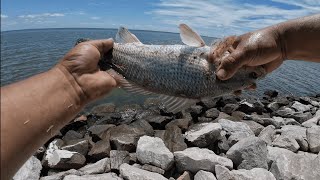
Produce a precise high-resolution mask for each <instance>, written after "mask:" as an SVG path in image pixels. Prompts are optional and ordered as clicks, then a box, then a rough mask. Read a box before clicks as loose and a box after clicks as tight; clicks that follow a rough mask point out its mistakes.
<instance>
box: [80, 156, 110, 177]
mask: <svg viewBox="0 0 320 180" xmlns="http://www.w3.org/2000/svg"><path fill="white" fill-rule="evenodd" d="M79 171H81V172H83V173H84V174H102V173H106V172H110V171H111V167H110V159H109V158H104V159H101V160H99V161H97V162H96V163H93V164H87V165H86V166H84V167H82V168H80V169H79Z"/></svg>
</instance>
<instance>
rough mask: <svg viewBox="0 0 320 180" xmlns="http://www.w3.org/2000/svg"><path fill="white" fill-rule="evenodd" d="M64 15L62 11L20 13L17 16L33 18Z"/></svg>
mask: <svg viewBox="0 0 320 180" xmlns="http://www.w3.org/2000/svg"><path fill="white" fill-rule="evenodd" d="M63 16H65V15H64V14H62V13H42V14H27V15H20V16H18V17H19V18H24V19H34V18H46V17H63Z"/></svg>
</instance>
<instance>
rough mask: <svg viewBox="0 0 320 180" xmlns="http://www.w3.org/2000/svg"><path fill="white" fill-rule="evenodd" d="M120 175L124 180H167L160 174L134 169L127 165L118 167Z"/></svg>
mask: <svg viewBox="0 0 320 180" xmlns="http://www.w3.org/2000/svg"><path fill="white" fill-rule="evenodd" d="M120 174H121V176H122V177H123V178H124V179H126V180H167V178H165V177H163V176H162V175H161V174H158V173H154V172H149V171H146V170H143V169H140V168H136V167H134V166H130V165H129V164H127V163H124V164H122V165H121V166H120Z"/></svg>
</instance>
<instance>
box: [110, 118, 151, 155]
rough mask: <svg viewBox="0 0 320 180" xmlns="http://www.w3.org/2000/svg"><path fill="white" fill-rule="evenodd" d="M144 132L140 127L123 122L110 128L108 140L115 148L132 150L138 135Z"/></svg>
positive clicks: (134, 147)
mask: <svg viewBox="0 0 320 180" xmlns="http://www.w3.org/2000/svg"><path fill="white" fill-rule="evenodd" d="M145 134H146V132H145V131H144V130H143V129H142V128H136V127H132V126H129V125H126V124H123V125H120V126H116V127H114V128H112V129H111V131H110V142H111V144H112V146H114V147H115V148H116V149H117V150H122V151H129V152H134V151H135V149H136V146H137V142H138V139H139V137H141V136H143V135H145Z"/></svg>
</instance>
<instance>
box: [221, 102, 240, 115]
mask: <svg viewBox="0 0 320 180" xmlns="http://www.w3.org/2000/svg"><path fill="white" fill-rule="evenodd" d="M238 108H239V105H238V104H226V105H225V106H224V107H223V108H222V109H221V111H222V112H224V113H227V114H231V113H232V112H234V111H235V110H236V109H238Z"/></svg>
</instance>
